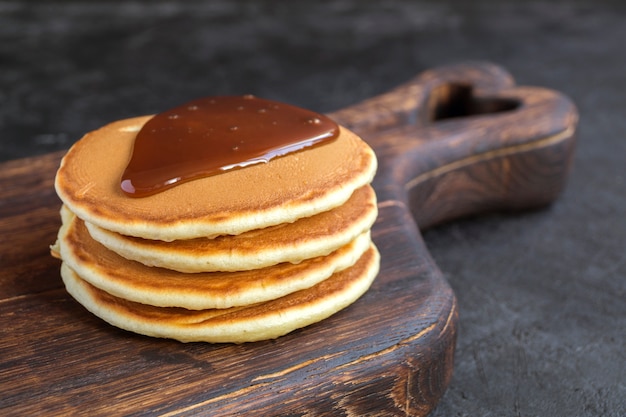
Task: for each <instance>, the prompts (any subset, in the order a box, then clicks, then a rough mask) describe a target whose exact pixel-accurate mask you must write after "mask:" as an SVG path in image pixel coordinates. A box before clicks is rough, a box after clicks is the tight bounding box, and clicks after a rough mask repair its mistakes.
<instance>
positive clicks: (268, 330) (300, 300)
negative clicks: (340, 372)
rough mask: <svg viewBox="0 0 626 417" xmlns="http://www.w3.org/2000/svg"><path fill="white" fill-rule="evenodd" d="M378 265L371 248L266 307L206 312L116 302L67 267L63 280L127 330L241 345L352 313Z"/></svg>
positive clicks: (107, 318)
mask: <svg viewBox="0 0 626 417" xmlns="http://www.w3.org/2000/svg"><path fill="white" fill-rule="evenodd" d="M378 265H379V255H378V251H377V250H376V248H375V247H374V246H373V245H372V246H371V247H370V249H368V250H367V251H366V252H365V253H364V254H363V256H362V257H361V258H360V259H359V261H358V262H357V263H356V264H355V265H354V266H352V267H350V268H348V269H345V270H343V271H341V272H337V273H335V274H333V275H332V276H331V277H330V278H328V279H326V280H324V281H322V282H320V283H319V284H317V285H315V286H313V287H311V288H308V289H305V290H301V291H297V292H294V293H291V294H289V295H287V296H285V297H281V298H278V299H276V300H272V301H268V302H265V303H259V304H253V305H250V306H243V307H233V308H228V309H207V310H186V309H183V308H179V307H154V306H149V305H146V304H140V303H136V302H132V301H128V300H124V299H121V298H117V297H115V296H113V295H110V294H109V293H107V292H105V291H102V290H100V289H98V288H96V287H94V286H92V285H91V284H89V283H88V282H86V281H84V280H82V279H81V278H80V277H79V276H78V275H77V274H76V273H75V272H74V271H73V270H72V269H71V268H70V267H69V266H67V265H66V264H65V263H63V264H62V266H61V276H62V277H63V281H64V283H65V286H66V288H67V291H68V292H69V293H70V294H71V295H72V296H73V297H74V298H75V299H76V300H77V301H78V302H79V303H81V304H82V305H83V306H84V307H85V308H87V309H88V310H89V311H91V312H92V313H93V314H95V315H96V316H98V317H100V318H102V319H103V320H105V321H107V322H108V323H110V324H112V325H114V326H117V327H120V328H122V329H126V330H130V331H133V332H135V333H140V334H144V335H148V336H153V337H165V338H172V339H177V340H180V341H182V342H194V341H205V342H215V343H222V342H232V343H242V342H251V341H257V340H265V339H272V338H276V337H279V336H282V335H284V334H287V333H289V332H291V331H293V330H295V329H298V328H301V327H305V326H308V325H310V324H312V323H315V322H318V321H320V320H323V319H324V318H327V317H329V316H330V315H332V314H334V313H336V312H338V311H339V310H341V309H343V308H345V307H347V306H348V305H350V304H352V303H353V302H354V301H356V299H357V298H359V297H360V296H361V295H362V294H363V293H364V292H365V291H367V289H368V288H369V286H370V285H371V283H372V281H373V279H374V277H375V276H376V274H377V273H378Z"/></svg>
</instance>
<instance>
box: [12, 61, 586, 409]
mask: <svg viewBox="0 0 626 417" xmlns="http://www.w3.org/2000/svg"><path fill="white" fill-rule="evenodd" d="M331 116H332V117H334V118H335V119H336V120H337V121H338V122H340V123H342V124H344V125H346V126H348V127H350V128H352V129H354V130H355V131H356V132H357V133H359V134H360V135H362V137H363V138H364V139H365V140H366V141H367V142H369V143H370V144H371V145H372V147H373V148H374V150H375V151H376V153H377V155H378V158H379V171H378V175H377V177H376V179H375V182H374V187H375V189H376V191H377V194H378V198H379V211H380V214H379V218H378V221H377V222H376V224H375V226H374V229H373V239H374V241H375V242H376V244H377V246H378V248H379V249H380V251H381V255H382V264H381V272H380V274H379V276H378V278H377V279H376V281H375V283H374V284H373V286H372V288H371V289H370V290H369V292H368V293H366V295H365V296H364V297H363V298H361V299H360V300H359V301H357V302H356V303H355V304H353V305H352V306H350V307H349V308H348V309H346V310H344V311H342V312H340V313H338V314H337V315H335V316H333V317H331V318H329V319H327V320H324V321H323V322H321V323H318V324H315V325H313V326H310V327H308V328H305V329H301V330H298V331H295V332H293V333H291V334H289V335H287V336H284V337H281V338H279V339H277V340H271V341H266V342H257V343H249V344H243V345H231V344H223V345H210V344H204V343H191V344H183V343H179V342H175V341H170V340H160V339H152V338H148V337H143V336H139V335H135V334H132V333H128V332H125V331H122V330H118V329H116V328H114V327H111V326H109V325H108V324H105V323H104V322H103V321H101V320H100V319H98V318H96V317H94V316H92V315H91V314H89V313H87V312H86V310H84V309H83V308H82V307H81V306H80V305H79V304H77V303H76V302H74V301H73V300H72V299H71V297H70V296H69V295H68V294H67V293H66V292H65V290H64V288H63V286H62V282H61V279H60V277H59V262H58V261H57V260H55V259H53V258H51V257H50V256H49V248H48V247H49V245H50V244H51V243H53V242H54V240H55V236H56V232H57V229H58V227H59V225H60V220H59V215H58V210H59V208H60V201H59V200H58V199H57V197H56V195H55V193H54V190H53V177H54V174H55V171H56V168H57V166H58V163H59V160H60V158H61V154H60V153H56V154H50V155H45V156H41V157H35V158H28V159H23V160H18V161H12V162H8V163H4V164H1V165H0V236H2V239H1V240H0V332H1V337H0V358H1V359H0V414H2V415H42V414H47V415H59V414H64V415H66V414H88V415H91V416H96V415H104V416H112V415H129V414H133V415H167V416H171V415H210V416H226V415H247V416H252V415H261V416H272V415H289V416H304V415H307V416H312V415H332V416H342V415H344V416H364V415H385V416H389V415H415V416H423V415H426V414H428V413H429V412H430V410H432V408H433V407H434V406H435V405H436V403H437V401H438V400H439V399H440V397H441V396H442V395H443V393H444V391H445V389H446V387H447V385H448V383H449V381H450V378H451V375H452V369H453V359H454V347H455V339H456V325H457V317H458V311H457V305H456V301H455V296H454V294H453V292H452V290H451V289H450V287H449V285H448V284H447V282H446V281H445V279H444V278H443V276H442V274H441V272H440V271H439V269H438V268H437V266H436V265H435V263H434V262H433V260H432V259H431V257H430V255H429V254H428V251H427V249H426V247H425V246H424V243H423V241H422V238H421V236H420V232H419V230H420V229H421V230H423V229H424V228H427V227H430V226H433V225H435V224H438V223H441V222H444V221H449V220H452V219H454V218H458V217H461V216H467V215H472V214H476V213H480V212H484V211H488V210H503V209H504V210H519V209H527V208H533V207H539V206H542V205H546V204H548V203H550V202H551V201H552V200H553V199H554V198H555V197H556V196H557V195H558V194H559V192H560V190H561V189H562V187H563V185H564V182H565V180H566V177H567V173H568V170H569V167H570V163H571V160H572V153H573V149H574V130H575V127H576V123H577V113H576V109H575V107H574V105H573V104H572V103H571V102H570V101H569V100H568V99H567V98H566V97H564V96H563V95H561V94H559V93H558V92H555V91H551V90H547V89H543V88H534V87H517V86H515V85H514V81H513V79H512V78H511V76H510V75H509V74H508V73H507V72H506V71H504V70H503V69H502V68H499V67H497V66H494V65H491V64H488V63H464V64H460V65H454V66H449V67H443V68H436V69H433V70H430V71H426V72H424V73H422V74H420V75H419V76H417V77H416V78H415V79H413V80H411V81H410V82H408V83H407V84H405V85H402V86H400V87H398V88H396V89H394V90H392V91H390V92H389V93H386V94H384V95H382V96H378V97H375V98H372V99H370V100H366V101H364V102H362V103H359V104H357V105H355V106H352V107H349V108H346V109H343V110H340V111H338V112H335V113H333V114H332V115H331ZM418 225H419V228H418ZM468 262H471V259H468Z"/></svg>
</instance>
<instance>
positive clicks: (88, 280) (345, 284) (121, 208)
mask: <svg viewBox="0 0 626 417" xmlns="http://www.w3.org/2000/svg"><path fill="white" fill-rule="evenodd" d="M146 120H147V118H146V117H143V118H134V119H127V120H123V121H119V122H115V123H112V124H110V125H107V126H105V127H104V128H102V129H99V130H98V131H95V132H91V133H90V134H88V135H86V136H85V137H84V138H83V139H81V141H79V142H77V144H75V145H74V146H73V147H72V149H70V151H68V153H67V155H66V156H65V157H64V159H63V161H62V163H61V167H60V168H59V171H58V173H57V177H56V183H55V186H56V189H57V193H58V194H59V196H60V198H61V200H62V201H63V206H62V209H61V218H62V227H61V229H60V230H59V234H58V239H57V242H56V243H55V244H54V245H53V246H52V248H51V250H52V254H53V255H54V256H56V257H58V258H60V259H61V260H62V264H61V276H62V278H63V281H64V283H65V286H66V288H67V290H68V292H69V293H70V294H71V295H72V296H73V297H74V298H75V299H76V300H77V301H78V302H79V303H80V304H82V305H83V306H84V307H85V308H86V309H87V310H89V311H90V312H92V313H93V314H95V315H96V316H98V317H100V318H102V319H103V320H105V321H106V322H108V323H110V324H112V325H114V326H116V327H119V328H122V329H125V330H129V331H132V332H136V333H139V334H144V335H148V336H153V337H164V338H172V339H177V340H180V341H183V342H192V341H204V342H213V343H222V342H230V343H242V342H251V341H258V340H265V339H271V338H276V337H279V336H282V335H284V334H287V333H289V332H292V331H293V330H295V329H298V328H302V327H305V326H308V325H310V324H313V323H316V322H319V321H320V320H323V319H324V318H327V317H329V316H331V315H332V314H335V313H337V312H338V311H340V310H342V309H343V308H345V307H347V306H348V305H350V304H352V303H353V302H355V301H356V300H357V299H358V298H359V297H360V296H361V295H362V294H363V293H365V292H366V291H367V289H368V288H369V287H370V285H371V283H372V281H373V280H374V278H375V277H376V275H377V273H378V270H379V254H378V251H377V250H376V247H375V246H374V244H373V243H372V241H371V238H370V229H371V227H372V225H373V224H374V222H375V219H376V216H377V204H376V195H375V193H374V190H373V188H372V187H371V186H370V182H371V180H372V178H373V176H374V173H375V170H376V158H375V155H374V153H373V152H372V150H371V149H370V148H369V146H367V144H365V143H364V142H363V141H362V140H361V139H360V138H358V137H357V136H356V135H354V134H353V133H352V132H350V131H348V130H346V129H343V128H341V133H340V135H339V137H338V138H337V139H336V140H334V141H333V142H331V143H328V144H324V145H320V146H316V147H314V148H311V149H308V150H304V151H299V152H296V153H293V154H290V155H286V156H283V157H280V158H277V159H276V160H273V161H270V162H268V163H266V164H259V165H255V166H251V167H249V168H244V169H239V170H236V171H233V172H229V173H227V174H222V175H217V176H212V177H208V178H203V179H199V180H196V181H190V182H188V183H185V184H182V185H180V186H179V187H175V188H172V189H170V190H167V191H165V192H163V193H159V194H156V195H154V196H150V197H146V198H129V197H126V196H124V195H123V193H122V192H121V191H120V190H119V173H120V171H121V170H123V167H124V165H125V164H126V162H127V161H128V155H129V154H130V152H131V150H132V138H133V137H134V133H135V132H137V130H139V129H140V128H141V126H142V124H143V123H145V121H146ZM226 190H229V191H230V192H227V191H226Z"/></svg>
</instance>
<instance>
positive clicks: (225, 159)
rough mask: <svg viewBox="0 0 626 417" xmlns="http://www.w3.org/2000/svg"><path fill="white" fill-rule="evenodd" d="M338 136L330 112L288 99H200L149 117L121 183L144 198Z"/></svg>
mask: <svg viewBox="0 0 626 417" xmlns="http://www.w3.org/2000/svg"><path fill="white" fill-rule="evenodd" d="M338 135H339V127H338V126H337V124H336V123H335V122H333V121H332V120H331V119H329V118H328V117H326V116H323V115H321V114H317V113H315V112H312V111H309V110H305V109H301V108H299V107H295V106H291V105H288V104H284V103H279V102H275V101H271V100H265V99H261V98H257V97H254V96H251V95H246V96H220V97H207V98H201V99H198V100H194V101H191V102H189V103H187V104H184V105H182V106H180V107H177V108H174V109H171V110H168V111H166V112H163V113H160V114H157V115H156V116H154V117H153V118H151V119H150V120H148V122H147V123H146V124H145V125H144V126H143V127H142V128H141V130H140V131H139V132H138V133H137V137H136V138H135V143H134V148H133V151H132V155H131V158H130V161H129V163H128V166H127V167H126V170H125V171H124V174H123V175H122V181H121V187H122V190H123V191H124V192H125V193H126V194H127V195H129V196H132V197H144V196H148V195H152V194H155V193H157V192H160V191H163V190H165V189H167V188H170V187H172V186H175V185H177V184H181V183H183V182H186V181H190V180H194V179H198V178H202V177H207V176H211V175H216V174H219V173H223V172H225V171H229V170H232V169H237V168H243V167H246V166H249V165H253V164H258V163H264V162H269V161H270V160H271V159H273V158H276V157H279V156H282V155H285V154H287V153H291V152H295V151H299V150H302V149H304V148H307V147H310V146H313V145H316V144H320V143H324V142H326V141H330V140H333V139H335V138H336V137H337V136H338Z"/></svg>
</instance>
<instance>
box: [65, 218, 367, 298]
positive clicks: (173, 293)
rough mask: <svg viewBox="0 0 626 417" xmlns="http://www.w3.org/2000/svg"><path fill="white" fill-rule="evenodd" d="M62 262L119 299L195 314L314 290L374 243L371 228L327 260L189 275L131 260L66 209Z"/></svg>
mask: <svg viewBox="0 0 626 417" xmlns="http://www.w3.org/2000/svg"><path fill="white" fill-rule="evenodd" d="M63 218H64V224H63V226H62V228H61V230H60V232H59V239H58V247H59V252H60V256H61V259H62V260H63V261H64V262H65V263H66V264H67V265H68V266H69V267H70V268H71V269H72V270H74V271H75V272H76V273H77V274H78V275H79V276H80V277H82V279H84V280H85V281H88V282H89V283H90V284H92V285H94V286H95V287H98V288H100V289H102V290H104V291H106V292H108V293H110V294H112V295H114V296H116V297H120V298H124V299H126V300H130V301H136V302H139V303H143V304H150V305H153V306H159V307H184V308H187V309H191V310H200V309H208V308H229V307H233V306H241V305H249V304H256V303H259V302H264V301H268V300H272V299H275V298H279V297H283V296H285V295H287V294H290V293H292V292H295V291H299V290H302V289H305V288H309V287H312V286H313V285H315V284H317V283H319V282H320V281H323V280H324V279H326V278H328V277H329V276H331V275H332V274H333V273H335V272H336V271H340V270H343V269H345V268H348V267H350V266H352V265H354V263H355V262H356V261H357V260H358V259H359V258H360V257H361V255H362V254H363V253H364V252H365V251H366V250H367V249H368V248H369V246H370V244H371V240H370V233H369V230H368V231H366V232H364V233H363V234H362V235H360V236H358V237H357V238H356V239H354V241H352V242H350V243H348V244H347V245H345V246H344V247H342V248H340V249H338V250H336V251H334V252H333V253H331V254H330V255H328V256H320V257H316V258H312V259H308V260H306V261H303V262H301V263H298V264H292V263H281V264H278V265H274V266H271V267H267V268H263V269H260V270H254V271H240V272H209V273H197V274H186V273H181V272H176V271H172V270H169V269H163V268H153V267H148V266H145V265H143V264H141V263H139V262H135V261H130V260H127V259H125V258H122V257H121V256H119V255H117V254H116V253H114V252H112V251H110V250H108V249H106V248H105V247H104V246H102V245H101V244H99V243H98V242H96V241H95V240H93V239H91V237H90V235H89V233H88V231H87V229H86V228H85V225H84V222H83V221H82V220H80V219H78V218H77V217H76V216H74V215H72V214H71V213H69V211H67V210H64V213H63Z"/></svg>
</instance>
